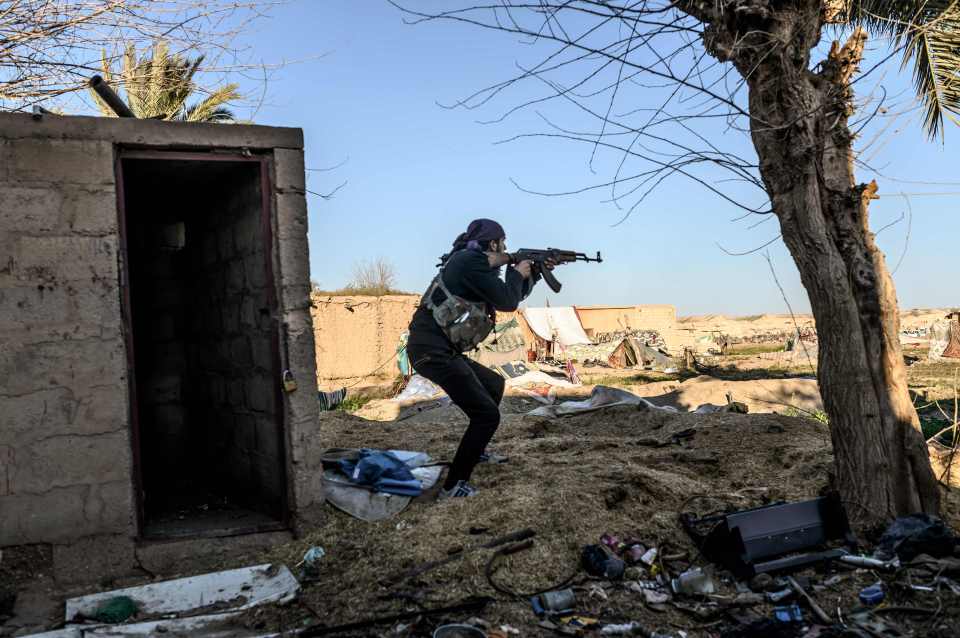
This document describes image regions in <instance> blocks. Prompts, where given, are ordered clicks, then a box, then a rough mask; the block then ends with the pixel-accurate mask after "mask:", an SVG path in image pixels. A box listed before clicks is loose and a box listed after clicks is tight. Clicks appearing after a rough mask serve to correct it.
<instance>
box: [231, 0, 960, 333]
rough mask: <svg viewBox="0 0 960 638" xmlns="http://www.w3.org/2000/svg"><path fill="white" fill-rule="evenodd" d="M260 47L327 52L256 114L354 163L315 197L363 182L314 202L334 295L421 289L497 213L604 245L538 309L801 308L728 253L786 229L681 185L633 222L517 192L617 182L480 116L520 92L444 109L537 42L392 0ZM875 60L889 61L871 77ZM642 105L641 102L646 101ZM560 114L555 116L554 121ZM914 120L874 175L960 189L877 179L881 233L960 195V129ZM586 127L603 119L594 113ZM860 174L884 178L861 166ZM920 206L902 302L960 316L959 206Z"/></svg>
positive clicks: (318, 162) (894, 238)
mask: <svg viewBox="0 0 960 638" xmlns="http://www.w3.org/2000/svg"><path fill="white" fill-rule="evenodd" d="M441 4H442V3H440V4H436V3H434V5H433V6H441ZM246 40H247V41H248V43H249V44H250V46H251V47H252V50H253V52H254V54H255V55H256V56H257V57H259V58H262V59H264V60H265V61H268V62H271V61H279V60H281V59H288V60H295V59H305V58H310V57H311V56H316V55H318V54H321V53H325V52H328V53H329V55H327V56H325V57H323V58H321V59H313V60H306V61H303V62H299V63H296V64H290V65H288V66H286V67H285V68H283V69H282V70H280V71H278V72H277V73H276V74H275V76H274V78H273V79H272V81H271V83H270V85H269V89H268V91H269V94H268V97H267V101H266V103H265V104H264V105H263V106H262V107H261V108H260V110H259V111H258V112H257V114H256V121H257V122H258V123H262V124H271V125H283V126H297V127H301V128H302V129H303V130H304V134H305V139H306V161H307V166H308V167H310V168H323V167H329V166H333V165H336V164H339V163H340V162H343V161H344V160H346V163H345V164H344V165H343V166H342V167H340V168H338V169H336V170H333V171H330V172H310V173H308V178H307V179H308V188H310V189H311V190H314V191H317V192H327V191H329V190H331V189H332V188H333V187H335V186H336V185H337V184H339V183H340V182H342V181H346V182H347V184H346V186H345V187H344V188H343V189H342V190H340V191H339V192H338V193H337V194H336V196H335V197H334V198H333V199H331V200H329V201H325V200H322V199H320V198H319V197H315V196H310V197H309V209H310V251H311V273H312V277H313V278H314V279H315V280H316V281H318V282H319V283H320V284H321V285H322V286H324V287H328V288H336V287H339V286H342V285H343V284H345V283H346V282H347V281H348V279H349V277H350V273H351V270H352V267H353V265H354V263H356V262H357V261H360V260H364V259H371V258H375V257H385V258H387V259H388V260H389V261H391V262H393V263H394V264H395V266H396V269H397V273H398V275H399V286H400V287H401V288H403V289H406V290H410V291H415V292H420V291H421V290H422V289H423V288H424V287H425V286H426V284H427V283H428V280H429V279H430V277H431V276H432V274H433V272H434V265H435V263H436V257H437V256H438V255H440V254H441V253H443V252H445V251H446V249H447V248H448V246H449V244H450V241H451V240H452V238H453V237H454V236H455V235H456V234H457V233H458V232H460V230H462V229H463V228H464V227H465V226H466V224H467V223H468V222H469V221H470V220H471V219H472V218H474V217H478V216H484V217H492V218H495V219H497V220H499V221H501V223H503V225H504V226H505V227H506V229H507V233H508V244H509V245H510V246H511V247H513V248H519V247H546V246H555V247H561V248H570V249H577V250H582V251H587V252H595V251H597V250H600V251H602V253H603V255H604V258H605V260H606V261H605V262H604V263H603V264H600V265H595V264H575V265H572V266H569V267H564V268H563V269H561V270H559V271H558V275H559V277H560V279H561V281H563V282H564V284H565V287H564V289H563V291H562V293H561V294H559V295H552V293H550V292H549V290H548V289H547V288H546V287H545V286H540V287H538V288H537V290H536V291H535V293H534V295H533V296H532V297H531V299H530V300H529V303H531V304H532V305H543V303H544V300H545V298H546V297H547V295H548V294H550V296H551V297H550V302H551V303H552V304H555V305H556V304H574V303H575V304H633V303H671V304H675V305H676V306H677V308H678V310H679V312H680V313H681V314H695V313H696V314H699V313H708V312H722V313H728V314H754V313H761V312H784V311H785V305H784V302H783V299H782V297H781V295H780V293H779V291H778V290H777V287H776V285H775V283H774V281H773V279H772V277H771V276H770V273H769V269H768V267H767V264H766V262H765V260H764V259H763V257H761V256H760V255H758V254H754V255H750V256H745V257H732V256H729V255H727V254H725V253H724V252H722V251H721V250H720V248H718V247H717V244H718V243H720V244H722V245H724V246H725V247H727V248H729V249H730V250H747V249H750V248H753V247H755V246H758V245H760V244H762V243H764V242H765V241H767V240H769V239H770V238H772V237H773V236H775V235H776V232H777V230H776V222H775V220H771V222H768V223H765V224H762V225H761V226H759V227H758V228H756V229H752V230H751V229H748V228H747V226H746V225H745V224H744V222H739V223H733V222H731V219H732V218H734V217H737V216H739V210H738V209H736V208H734V207H733V206H731V205H729V204H726V203H725V202H723V201H722V200H720V199H719V198H718V197H716V196H715V195H712V194H711V193H709V192H708V191H706V190H705V189H703V188H702V187H700V186H698V185H696V184H694V183H692V182H689V181H685V180H683V179H682V178H679V177H675V178H672V179H670V180H667V181H666V182H665V183H664V184H662V185H661V186H660V187H659V188H658V189H657V190H656V191H655V192H654V193H653V195H651V196H650V197H648V198H647V199H646V200H645V201H644V203H643V204H642V205H641V206H640V207H639V208H638V209H637V210H636V212H634V213H633V215H632V216H630V217H629V218H628V219H627V220H626V221H625V222H623V223H622V224H619V225H615V224H616V222H617V221H618V220H620V218H621V216H622V212H621V211H619V210H617V209H616V208H614V207H613V206H612V205H610V204H606V203H603V200H604V199H605V196H606V193H604V192H594V193H590V194H586V195H579V196H575V197H560V198H557V197H554V198H545V197H542V196H537V195H531V194H527V193H523V192H521V191H519V190H518V189H517V188H516V187H515V186H514V185H513V184H511V182H510V178H514V179H516V180H517V181H518V182H520V183H522V184H523V185H525V186H528V187H530V188H533V189H539V190H564V189H568V188H571V187H576V186H582V185H587V184H590V183H593V182H595V181H596V180H597V179H599V178H602V177H603V176H604V175H603V174H602V173H601V174H599V175H594V174H592V173H591V171H590V167H589V166H588V156H589V149H588V148H585V147H582V146H578V145H575V144H573V143H569V142H567V143H564V142H557V141H547V140H527V141H520V142H515V143H510V144H505V145H497V144H495V142H496V141H498V140H501V139H503V138H507V137H510V136H511V135H515V134H517V133H525V132H532V131H534V130H542V129H543V124H542V122H541V121H540V120H539V119H538V118H537V116H536V115H535V114H534V113H533V112H532V111H531V112H530V113H528V114H525V115H524V114H521V115H519V116H517V117H512V118H510V119H508V120H507V121H505V122H503V123H500V124H492V125H483V124H479V123H478V122H477V121H478V120H483V119H491V118H493V117H495V116H497V115H499V114H500V113H501V112H502V111H503V110H504V109H506V108H508V107H510V106H512V105H513V104H515V103H517V102H518V101H519V98H520V97H522V96H523V95H524V94H523V93H522V92H521V93H514V94H512V95H510V94H508V95H507V96H505V97H504V98H502V99H500V100H499V101H498V102H496V103H495V104H494V105H493V106H492V107H490V108H486V109H481V110H479V111H467V110H448V109H444V108H441V107H439V106H438V105H437V102H443V103H449V102H451V101H453V100H456V99H457V98H461V97H464V96H466V95H468V94H470V93H471V92H473V91H474V90H476V89H478V88H482V87H483V86H486V85H488V84H490V83H492V82H495V81H498V80H502V79H505V78H506V77H508V76H509V74H511V73H512V72H515V70H516V66H515V64H516V63H517V62H525V63H530V62H532V61H535V60H534V56H533V55H531V50H530V47H527V46H524V45H522V44H519V43H518V42H517V41H516V40H514V39H512V38H510V37H509V36H503V35H501V34H497V33H493V32H489V31H482V30H479V29H476V28H471V27H467V26H461V25H455V24H452V23H446V22H444V23H434V24H426V25H418V26H409V25H405V24H404V23H403V16H402V15H401V14H400V13H399V12H398V11H397V10H396V9H394V8H393V7H391V6H390V5H389V4H387V3H386V2H385V1H380V0H362V1H361V0H323V1H314V0H294V1H293V2H291V3H290V4H289V5H288V6H286V7H282V8H281V9H280V10H278V11H275V12H274V13H273V15H272V17H271V18H270V19H268V20H266V21H263V22H260V23H258V24H257V26H256V29H255V32H253V33H251V34H249V36H247V38H246ZM879 50H880V51H883V50H884V49H883V48H882V47H879ZM875 59H878V54H877V53H876V52H875V53H873V54H872V57H871V58H870V59H868V61H867V65H869V64H870V63H871V62H872V61H873V60H875ZM886 71H887V79H886V80H885V85H886V86H887V87H888V89H889V92H890V93H891V94H896V93H898V92H903V91H906V90H909V77H908V75H907V74H900V75H898V74H897V65H888V68H887V69H886ZM248 88H250V89H253V88H256V87H255V85H253V84H250V85H248ZM868 88H870V87H869V86H864V87H863V88H858V90H861V91H862V90H866V89H868ZM636 95H637V96H638V97H637V98H636V99H637V100H638V101H639V102H642V101H643V94H642V92H641V93H638V94H636ZM551 108H552V107H549V106H547V107H545V108H544V114H545V115H548V116H549V115H552V114H553V113H554V112H552V111H551ZM241 112H242V109H241ZM556 114H557V115H558V116H559V115H560V113H559V112H556ZM565 116H566V119H565V121H564V123H565V124H566V125H568V126H571V127H575V126H576V125H578V124H580V123H579V122H577V120H576V117H577V116H576V115H572V114H570V113H569V112H568V113H566V114H565ZM916 122H917V120H916V118H914V119H913V120H909V121H907V120H902V121H900V122H899V128H900V129H902V130H900V132H899V133H897V134H896V135H893V134H891V135H890V136H889V137H890V141H889V143H887V144H886V145H885V146H883V148H882V149H881V150H880V151H879V152H878V154H877V155H876V156H875V157H874V158H873V159H872V162H873V163H874V165H876V166H878V167H882V172H883V174H884V175H887V176H890V177H896V178H898V179H900V180H916V181H926V182H951V181H953V182H958V184H956V185H921V184H910V183H901V182H893V181H889V180H883V179H879V180H878V181H879V182H880V190H881V193H882V194H886V195H888V197H884V198H882V199H881V200H879V201H877V202H874V204H873V206H872V220H873V227H874V228H880V227H881V226H883V225H885V224H886V223H888V222H890V221H892V220H894V219H896V218H897V217H899V216H900V215H901V214H902V213H903V212H904V211H905V210H906V205H905V203H904V200H903V199H902V198H899V197H892V196H890V195H892V194H893V193H896V192H901V191H902V192H905V193H920V192H955V191H960V171H958V170H957V167H958V166H960V150H958V149H960V127H957V126H955V125H953V124H948V129H947V143H948V145H947V146H946V147H944V146H942V145H941V144H940V143H939V142H938V143H929V142H927V141H926V140H925V137H924V136H923V134H922V133H921V132H920V131H919V128H918V126H917V123H916ZM582 127H583V128H592V127H593V124H592V122H591V121H590V119H589V118H583V121H582ZM868 133H869V131H868ZM891 133H892V132H891ZM867 137H869V135H868V136H867ZM716 141H717V143H718V144H720V145H724V146H725V147H727V145H729V147H730V148H734V149H736V150H738V151H740V152H744V153H750V150H749V145H748V144H747V141H746V140H745V139H744V138H743V136H742V135H740V134H738V133H732V132H729V131H728V132H724V131H723V130H722V128H721V127H720V126H719V125H718V129H717V137H716ZM602 168H603V167H602V166H601V168H599V169H598V170H601V171H602ZM859 177H860V178H861V179H864V180H866V179H869V178H870V177H871V176H870V175H868V174H866V173H865V172H863V171H861V173H860V175H859ZM910 202H911V206H912V209H913V210H912V212H913V216H912V227H911V231H910V241H909V250H908V252H907V254H906V256H905V258H904V260H903V263H902V265H901V266H900V268H899V270H898V271H897V273H896V275H895V278H896V283H897V289H898V293H899V297H900V302H901V306H903V307H918V306H927V307H929V306H947V305H951V306H952V305H957V304H958V303H960V290H958V286H957V281H958V279H960V260H958V258H957V249H956V245H957V240H958V237H960V216H958V215H957V214H956V213H957V210H958V207H960V196H947V197H931V196H913V197H911V200H910ZM906 232H907V226H906V224H905V223H900V224H898V225H895V226H893V227H891V228H890V229H888V230H885V231H884V232H883V233H881V234H880V236H879V243H880V245H881V247H882V248H883V249H884V251H885V252H886V253H887V259H888V263H889V264H891V266H892V265H895V264H896V263H897V262H898V260H900V258H901V255H902V253H903V249H904V242H905V238H906ZM770 250H771V253H772V256H773V259H774V264H775V266H776V269H777V271H778V274H779V275H780V278H781V281H782V283H783V285H784V287H785V288H786V291H787V294H788V296H789V299H790V301H791V303H792V304H793V306H794V309H795V310H797V311H805V310H807V309H808V307H809V306H808V303H807V299H806V294H805V292H804V290H803V288H802V286H801V285H800V282H799V276H798V275H797V273H796V270H795V268H794V266H793V264H792V262H791V260H790V257H789V254H788V253H787V251H786V249H785V247H784V246H783V245H782V243H781V242H779V241H778V242H777V243H776V244H774V245H773V246H771V249H770Z"/></svg>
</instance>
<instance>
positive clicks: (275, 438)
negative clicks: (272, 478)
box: [255, 416, 280, 464]
mask: <svg viewBox="0 0 960 638" xmlns="http://www.w3.org/2000/svg"><path fill="white" fill-rule="evenodd" d="M278 429H279V426H278V425H277V417H274V416H259V417H257V429H256V433H257V445H256V448H255V449H256V450H257V453H258V454H261V455H263V456H265V457H268V458H270V459H273V460H272V461H271V463H274V464H276V462H277V459H279V458H280V433H279V432H278V431H277V430H278Z"/></svg>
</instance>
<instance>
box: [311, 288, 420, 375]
mask: <svg viewBox="0 0 960 638" xmlns="http://www.w3.org/2000/svg"><path fill="white" fill-rule="evenodd" d="M419 302H420V297H418V296H415V295H387V296H383V297H369V296H330V295H316V294H315V295H313V309H312V313H313V325H314V330H315V340H316V347H317V353H316V355H317V384H318V386H319V387H320V389H321V390H336V389H338V388H341V387H343V386H345V385H350V384H352V383H357V382H360V383H361V384H369V385H373V384H377V383H384V382H387V381H390V380H392V379H394V378H395V377H396V376H397V375H398V374H399V373H400V371H399V368H398V367H397V363H396V362H395V361H389V362H388V363H387V364H386V365H384V366H383V367H382V368H380V369H379V370H376V368H377V367H378V366H380V365H381V364H383V362H384V361H387V360H388V359H389V358H390V357H391V356H393V355H394V353H395V352H396V349H397V345H398V344H399V343H400V335H401V334H403V333H404V332H406V330H407V327H408V326H409V325H410V319H412V318H413V313H414V311H415V310H416V309H417V304H418V303H419ZM371 373H372V374H371Z"/></svg>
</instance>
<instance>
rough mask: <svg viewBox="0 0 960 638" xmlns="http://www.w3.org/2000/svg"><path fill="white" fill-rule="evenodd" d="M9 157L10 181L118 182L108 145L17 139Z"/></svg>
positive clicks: (77, 141)
mask: <svg viewBox="0 0 960 638" xmlns="http://www.w3.org/2000/svg"><path fill="white" fill-rule="evenodd" d="M8 154H9V159H10V166H9V168H8V171H9V172H8V174H7V179H9V180H10V181H19V182H45V183H50V184H105V185H110V186H112V185H113V184H114V182H115V178H114V173H113V145H112V144H110V143H109V142H99V141H94V140H63V139H60V140H58V139H17V140H13V141H12V142H11V143H10V145H9V147H8Z"/></svg>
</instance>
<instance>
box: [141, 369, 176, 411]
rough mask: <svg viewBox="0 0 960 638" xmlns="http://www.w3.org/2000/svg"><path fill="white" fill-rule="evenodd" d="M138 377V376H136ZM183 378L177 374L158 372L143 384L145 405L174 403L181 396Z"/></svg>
mask: <svg viewBox="0 0 960 638" xmlns="http://www.w3.org/2000/svg"><path fill="white" fill-rule="evenodd" d="M138 376H139V375H138ZM182 384H183V378H182V377H181V376H180V375H179V374H173V373H167V374H164V373H162V372H158V373H156V374H154V375H152V376H151V377H150V378H148V379H147V380H146V381H145V382H144V384H143V385H144V389H145V392H146V396H144V397H143V399H144V400H145V401H146V402H147V403H153V404H160V403H176V402H179V401H180V399H181V397H182V396H183V392H182Z"/></svg>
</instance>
